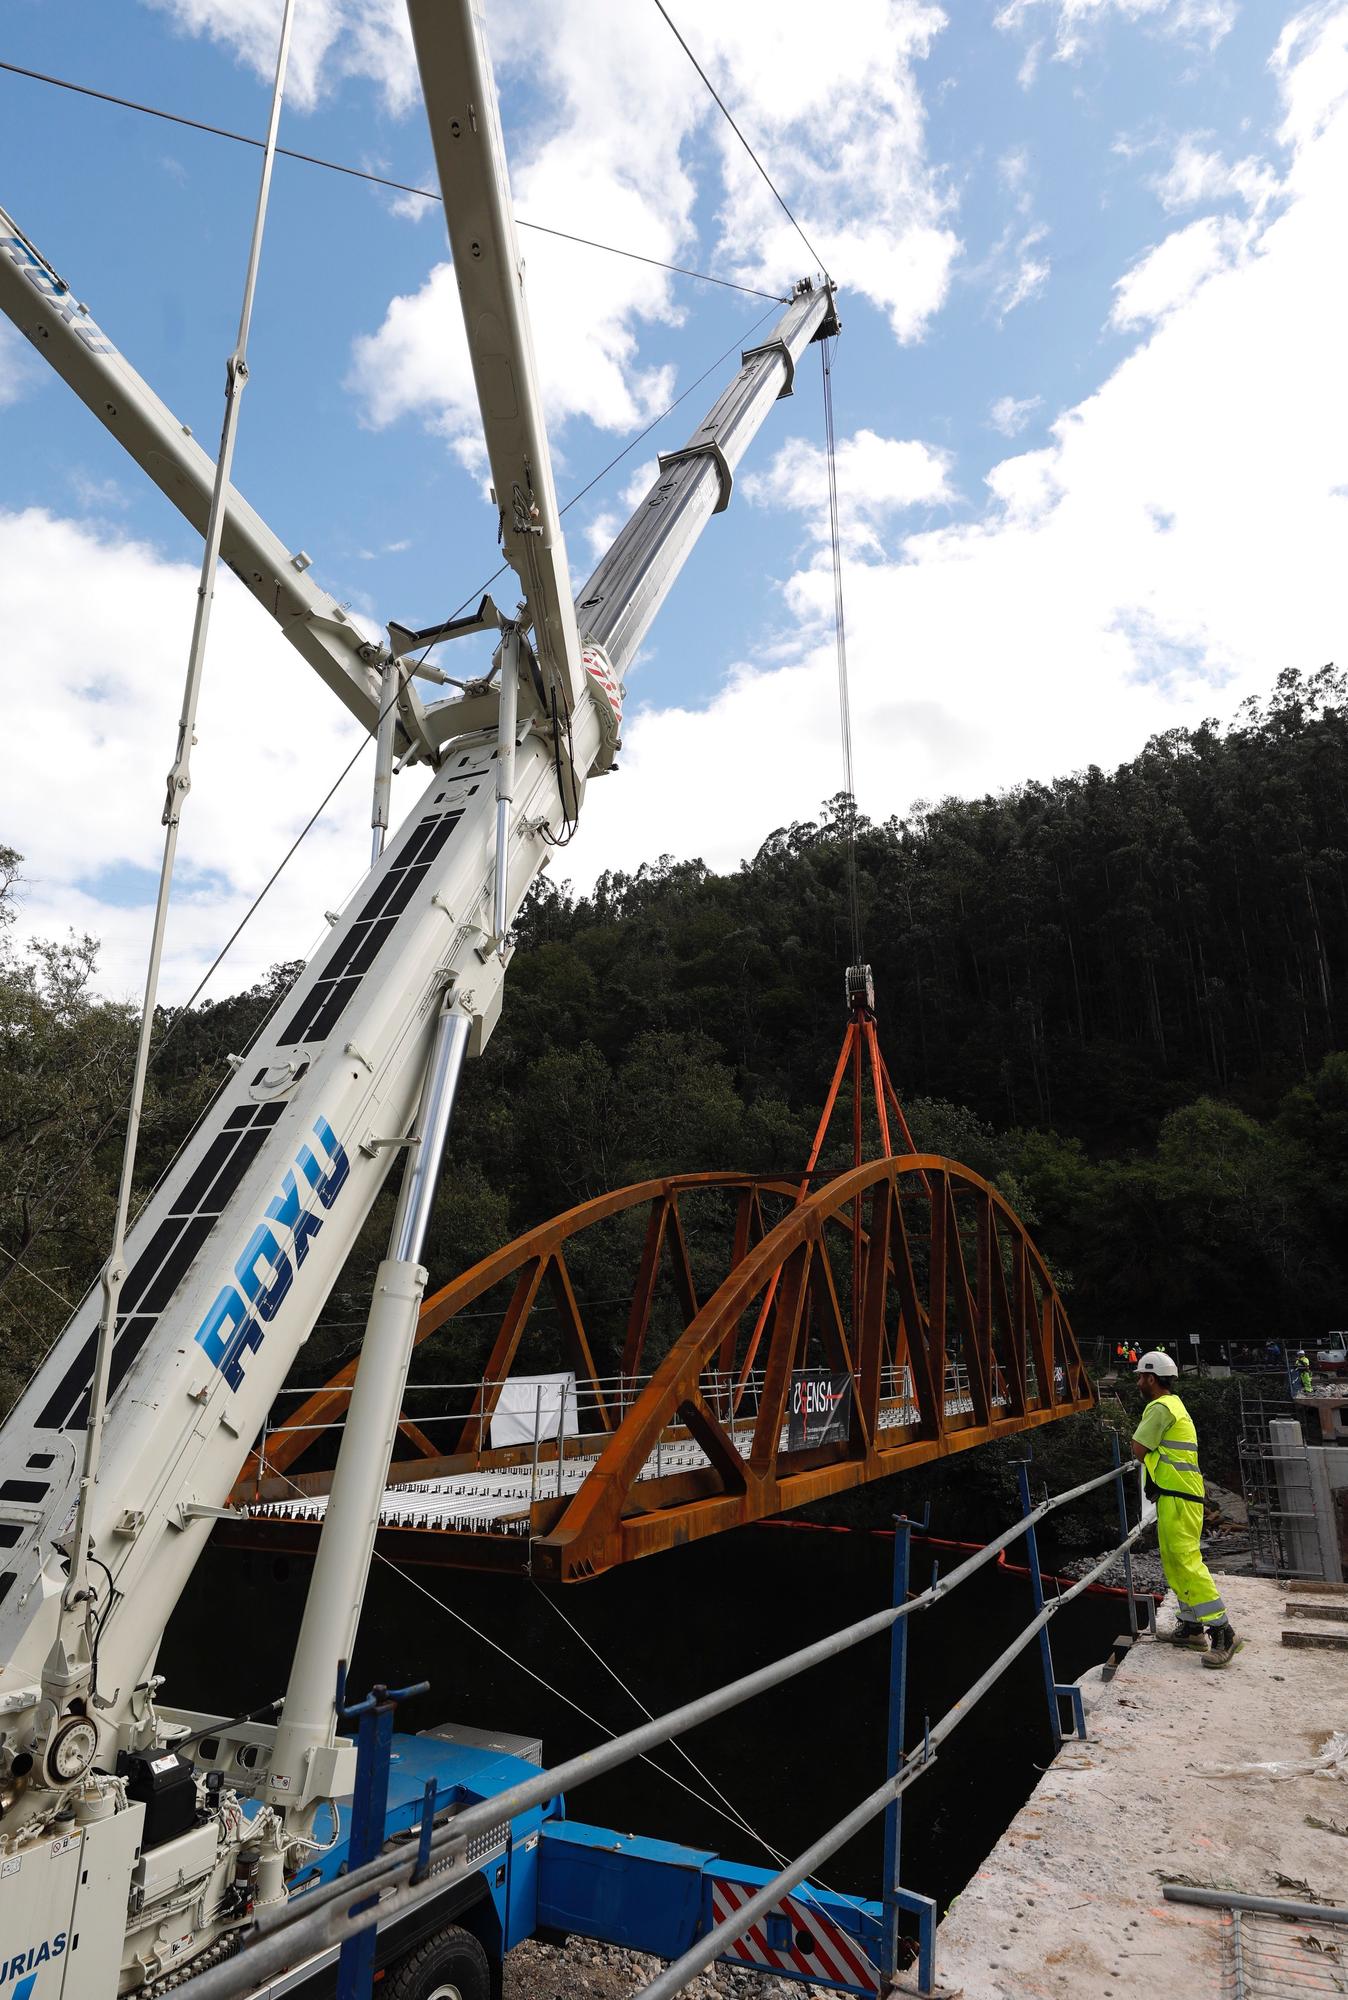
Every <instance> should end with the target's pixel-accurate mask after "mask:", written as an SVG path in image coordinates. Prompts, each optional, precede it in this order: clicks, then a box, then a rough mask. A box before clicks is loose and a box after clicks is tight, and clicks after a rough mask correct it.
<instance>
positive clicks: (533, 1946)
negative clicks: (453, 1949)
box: [503, 1938, 810, 2000]
mask: <svg viewBox="0 0 1348 2000" xmlns="http://www.w3.org/2000/svg"><path fill="white" fill-rule="evenodd" d="M664 1963H665V1961H664V1960H663V1959H661V1958H651V1957H649V1956H648V1955H647V1954H646V1953H645V1952H641V1951H623V1950H621V1949H620V1948H619V1947H618V1946H617V1945H609V1944H595V1943H593V1942H592V1941H591V1940H590V1939H589V1938H572V1939H571V1941H570V1943H569V1944H567V1945H566V1946H565V1947H563V1948H562V1949H560V1950H559V1949H557V1948H556V1947H555V1946H553V1945H547V1944H538V1943H536V1942H535V1941H534V1940H533V1939H532V1938H531V1939H529V1940H528V1942H527V1943H525V1944H521V1945H517V1946H516V1947H515V1949H514V1951H512V1952H511V1953H510V1955H509V1957H508V1958H507V1959H506V1962H505V1990H504V1994H503V2000H574V1996H576V1995H577V1994H587V1995H589V1996H590V2000H631V1996H632V1995H633V1994H634V1993H640V1991H641V1989H642V1987H643V1986H646V1985H648V1984H649V1983H650V1981H651V1980H652V1979H654V1977H655V1975H656V1973H657V1972H659V1971H660V1969H661V1967H662V1966H663V1965H664ZM683 1991H684V1993H685V1995H687V2000H809V1994H810V1988H809V1987H807V1986H801V1985H800V1984H799V1983H798V1982H797V1981H796V1980H794V1979H774V1978H772V1977H771V1976H760V1975H759V1974H757V1973H753V1972H738V1971H736V1970H735V1969H734V1968H733V1967H731V1966H729V1965H716V1966H713V1967H712V1968H711V1970H710V1971H708V1972H702V1973H699V1974H698V1976H697V1978H696V1979H694V1980H692V1981H691V1982H690V1983H689V1984H688V1985H687V1986H685V1987H684V1989H683Z"/></svg>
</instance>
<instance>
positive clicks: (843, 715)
mask: <svg viewBox="0 0 1348 2000" xmlns="http://www.w3.org/2000/svg"><path fill="white" fill-rule="evenodd" d="M834 345H836V342H835V341H830V340H829V339H828V338H827V337H825V338H824V339H823V340H821V341H820V343H819V359H820V362H821V364H822V367H823V376H824V442H825V455H826V457H827V460H828V525H829V540H830V542H831V544H832V550H833V629H834V642H835V646H836V650H837V658H838V722H839V727H840V729H841V733H842V756H843V794H844V797H845V798H846V801H847V804H846V808H845V810H846V815H847V818H846V827H845V838H846V852H847V905H848V915H849V918H850V921H851V927H852V964H853V965H860V964H861V962H862V958H863V950H862V933H861V893H860V889H859V886H858V882H857V798H856V778H855V775H854V771H853V765H852V698H851V693H850V691H849V688H848V681H847V618H846V614H845V612H844V609H843V564H842V533H841V529H840V527H839V517H838V446H837V438H836V435H835V432H834V427H833V357H832V355H831V353H830V348H831V347H832V346H834Z"/></svg>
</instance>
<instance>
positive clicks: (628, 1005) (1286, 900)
mask: <svg viewBox="0 0 1348 2000" xmlns="http://www.w3.org/2000/svg"><path fill="white" fill-rule="evenodd" d="M618 782H621V781H620V780H619V781H618ZM692 809H693V806H692V805H691V804H690V810H692ZM848 811H849V803H848V801H847V800H846V799H845V798H840V799H836V800H834V801H832V802H831V804H830V805H829V807H828V808H827V809H826V811H825V815H824V817H823V818H822V819H821V820H820V821H819V822H818V823H814V824H806V825H796V826H792V827H789V828H784V829H781V830H779V831H777V832H775V833H772V834H771V835H770V836H769V837H768V838H767V839H766V840H765V841H764V844H763V846H762V848H761V849H760V851H759V853H758V854H757V855H756V856H755V857H754V859H753V860H752V861H750V862H747V863H745V864H744V865H743V866H742V867H741V868H740V869H739V870H737V871H736V872H735V873H733V874H729V875H715V874H712V873H711V872H710V871H709V870H708V869H706V868H705V867H703V866H702V865H701V864H700V863H697V862H690V863H671V862H668V861H665V862H659V863H656V864H654V865H651V866H645V867H642V868H639V869H638V870H637V871H636V873H635V874H630V875H629V874H621V873H614V874H610V875H607V876H605V877H604V878H603V879H602V880H601V882H600V883H599V885H598V887H597V889H596V891H595V893H594V894H593V895H592V896H589V897H584V898H575V897H572V896H571V895H570V894H569V893H568V892H567V891H566V889H565V888H559V887H556V886H552V885H545V887H544V888H543V890H542V891H541V892H540V893H539V894H538V895H537V896H536V897H535V899H534V900H533V902H532V904H531V905H530V907H529V909H528V910H527V912H526V914H525V917H524V919H523V922H522V925H521V933H520V948H519V950H518V952H517V954H516V957H515V960H514V963H513V965H512V969H511V974H510V979H509V982H508V988H507V1000H506V1006H505V1012H504V1016H503V1019H502V1023H501V1026H500V1028H499V1029H498V1031H497V1034H496V1036H495V1038H494V1040H493V1042H492V1044H491V1047H490V1049H489V1051H488V1054H487V1056H486V1058H485V1059H484V1060H483V1062H482V1063H481V1064H479V1065H477V1066H475V1068H474V1070H473V1072H472V1076H471V1081H470V1083H469V1085H468V1086H467V1088H466V1091H465V1095H464V1100H463V1104H462V1110H461V1115H460V1120H459V1124H458V1128H457V1133H456V1140H455V1147H454V1158H453V1162H452V1165H451V1168H450V1170H449V1172H448V1174H447V1177H446V1183H445V1187H444V1190H443V1193H442V1197H441V1201H440V1204H439V1208H438V1211H437V1232H436V1237H435V1240H434V1242H433V1245H432V1252H431V1254H432V1258H433V1262H434V1265H435V1275H436V1276H437V1277H444V1276H447V1275H449V1274H450V1272H451V1271H452V1270H454V1269H456V1268H458V1267H460V1266H462V1265H463V1264H464V1263H466V1262H468V1261H470V1260H471V1259H473V1258H475V1257H477V1256H479V1255H480V1254H482V1253H483V1251H485V1250H486V1249H488V1248H490V1247H491V1246H492V1245H494V1244H495V1243H497V1242H499V1241H501V1240H502V1239H503V1238H504V1237H506V1236H507V1235H509V1234H513V1233H514V1232H515V1231H517V1230H518V1229H519V1228H521V1227H523V1226H525V1225H526V1224H528V1223H529V1222H532V1221H535V1220H539V1219H541V1218H542V1217H543V1216H545V1215H547V1214H550V1213H552V1212H553V1211H555V1210H557V1209H559V1208H562V1207H565V1206H568V1205H569V1204H570V1203H572V1202H574V1201H578V1200H581V1199H583V1198H584V1197H585V1196H587V1195H590V1194H594V1193H597V1192H599V1191H600V1190H601V1189H603V1188H605V1187H610V1186H616V1185H620V1184H621V1183H623V1182H625V1181H628V1180H632V1179H635V1178H637V1177H639V1176H641V1175H643V1174H647V1173H652V1172H657V1171H671V1170H677V1169H687V1168H696V1167H744V1168H752V1169H760V1168H774V1169H783V1170H786V1169H791V1168H796V1167H798V1166H799V1165H800V1164H801V1163H802V1162H803V1160H804V1157H805V1153H806V1150H807V1147H808V1143H809V1138H810V1134H811V1132H812V1130H813V1125H814V1121H815V1118H816V1116H817V1111H818V1106H819V1104H820V1101H821V1098H822V1095H823V1092H824V1088H825V1086H826V1083H827V1078H828V1074H829V1071H830V1069H831V1066H832V1062H833V1060H834V1058H835V1056H836V1052H837V1048H838V1043H839V1039H840V1036H841V1033H842V1029H843V1025H844V1022H845V1018H846V1016H845V1008H844V1003H843V985H842V980H843V968H844V966H845V964H846V961H847V958H848V956H849V927H848V919H847V898H846V894H845V886H844V875H845V865H846V847H847V843H846V839H845V834H846V830H847V813H848ZM15 831H17V830H15ZM856 844H857V855H858V864H859V869H860V894H861V902H862V910H863V918H864V927H865V953H866V956H867V957H868V958H869V959H870V961H871V962H872V964H873V965H874V968H875V976H876V984H877V989H878V1014H879V1022H880V1031H881V1036H882V1040H883V1042H884V1045H885V1048H886V1051H887V1054H888V1060H889V1065H890V1069H891V1072H892V1074H893V1076H894V1079H895V1082H896V1084H897V1085H898V1088H899V1091H900V1094H901V1096H903V1098H904V1099H905V1102H906V1104H907V1106H908V1109H909V1116H910V1122H911V1123H912V1125H913V1127H914V1131H915V1134H916V1137H917V1139H918V1142H919V1144H921V1145H924V1146H928V1147H931V1148H933V1149H935V1150H940V1151H944V1152H949V1153H951V1154H954V1155H955V1156H957V1157H960V1158H962V1159H964V1160H965V1161H966V1162H967V1163H968V1164H970V1165H972V1166H974V1167H976V1168H978V1169H979V1170H981V1171H983V1172H986V1173H990V1174H992V1175H994V1176H995V1177H996V1178H997V1179H998V1180H999V1181H1000V1182H1001V1183H1002V1184H1003V1185H1004V1186H1005V1187H1006V1188H1007V1190H1008V1192H1009V1193H1010V1195H1011V1197H1012V1199H1013V1200H1014V1201H1016V1202H1017V1204H1018V1205H1019V1206H1020V1207H1021V1210H1022V1212H1023V1213H1024V1214H1025V1215H1026V1217H1027V1219H1029V1220H1032V1221H1033V1222H1034V1223H1035V1224H1036V1225H1037V1230H1038V1233H1039V1236H1040V1239H1041V1241H1042V1243H1043V1246H1044V1248H1045V1250H1046V1252H1047V1254H1048V1255H1049V1257H1050V1259H1051V1260H1052V1262H1053V1264H1054V1266H1055V1269H1056V1270H1057V1272H1058V1273H1059V1275H1060V1279H1061V1282H1062V1284H1063V1285H1064V1287H1065V1289H1066V1293H1067V1300H1068V1305H1069V1308H1070V1310H1071V1312H1072V1314H1073V1317H1074V1320H1075V1322H1076V1324H1077V1327H1078V1331H1079V1332H1080V1333H1081V1334H1083V1335H1084V1336H1090V1335H1102V1336H1107V1337H1113V1336H1114V1335H1115V1334H1116V1333H1117V1332H1119V1331H1127V1332H1135V1333H1137V1334H1139V1335H1143V1336H1148V1337H1151V1338H1155V1337H1167V1336H1168V1337H1170V1338H1172V1339H1176V1338H1180V1337H1182V1336H1183V1334H1184V1333H1186V1332H1187V1331H1190V1330H1197V1331H1200V1332H1202V1333H1205V1334H1208V1335H1217V1336H1222V1337H1234V1336H1239V1337H1260V1338H1265V1337H1269V1336H1281V1337H1284V1338H1291V1339H1298V1340H1299V1339H1303V1338H1307V1339H1308V1338H1313V1337H1318V1335H1319V1334H1320V1332H1322V1331H1323V1330H1324V1329H1325V1328H1326V1327H1327V1326H1329V1325H1331V1324H1334V1325H1343V1324H1345V1323H1348V1053H1345V1052H1344V1051H1345V1049H1346V1048H1348V1018H1346V1015H1348V1001H1346V1000H1345V991H1346V982H1348V683H1346V682H1345V678H1344V676H1342V675H1341V674H1337V673H1335V672H1334V671H1333V670H1332V669H1330V668H1325V669H1324V670H1323V671H1321V672H1320V673H1318V674H1315V675H1313V676H1308V677H1307V676H1299V675H1297V674H1295V673H1288V674H1285V675H1284V676H1282V678H1281V679H1280V681H1279V683H1278V686H1277V688H1276V690H1275V692H1274V694H1273V696H1272V698H1271V699H1270V701H1269V702H1268V703H1267V705H1265V706H1255V705H1249V706H1247V707H1246V708H1245V709H1244V710H1242V711H1241V713H1240V715H1239V716H1238V717H1237V719H1236V720H1235V722H1234V723H1233V724H1232V725H1230V726H1228V727H1220V726H1218V725H1216V724H1205V725H1203V726H1201V727H1199V728H1197V729H1194V730H1186V731H1180V730H1177V731H1172V732H1170V733H1168V734H1167V735H1165V736H1163V737H1160V738H1157V739H1156V740H1155V741H1153V742H1151V743H1149V744H1148V745H1147V747H1146V748H1145V750H1143V752H1142V753H1141V754H1140V755H1139V756H1138V757H1136V758H1134V759H1133V760H1132V761H1131V762H1129V763H1126V764H1124V765H1121V766H1120V767H1119V768H1118V769H1117V770H1115V771H1112V772H1104V771H1101V770H1098V769H1091V770H1088V771H1086V772H1084V773H1080V774H1077V775H1075V776H1072V777H1066V778H1062V779H1059V780H1057V781H1055V782H1054V783H1052V784H1032V785H1027V786H1024V787H1022V788H1019V789H1017V790H1016V791H1014V792H1010V793H1008V794H1005V795H1003V796H1000V797H995V798H993V797H989V798H983V799H978V800H971V801H965V800H945V801H942V802H941V803H939V804H935V805H929V806H923V807H921V808H920V809H917V810H915V811H914V812H913V813H912V814H911V815H910V816H909V817H908V818H906V819H903V820H899V819H891V820H888V821H885V822H884V823H882V824H878V823H874V822H871V821H867V820H864V819H858V821H857V823H856ZM21 895H22V881H21V872H20V862H19V857H18V855H17V853H14V852H12V851H10V850H5V849H0V918H10V917H12V916H13V914H14V912H15V910H16V908H17V906H18V899H19V898H20V897H21ZM3 937H4V931H3V928H0V940H3ZM95 965H96V945H95V943H94V942H93V941H92V940H87V939H80V940H74V939H72V940H68V941H66V942H65V943H52V944H48V945H46V946H43V947H42V948H40V949H38V950H36V951H29V952H27V953H20V952H18V951H17V950H15V949H14V948H13V946H12V945H11V946H9V947H8V948H6V947H5V946H4V945H3V943H2V942H0V1140H2V1143H0V1341H3V1351H2V1353H0V1367H2V1368H3V1376H4V1384H3V1387H4V1393H5V1396H6V1398H8V1396H10V1395H12V1394H13V1392H14V1390H15V1388H16V1387H17V1385H18V1383H19V1382H20V1381H21V1380H22V1377H23V1375H24V1374H25V1373H26V1372H27V1369H28V1368H29V1367H30V1366H31V1363H32V1359H33V1357H34V1356H35V1355H36V1353H37V1352H38V1351H39V1350H40V1348H41V1346H42V1345H43V1344H45V1342H46V1341H47V1340H49V1339H50V1338H51V1336H52V1334H53V1333H54V1332H55V1331H56V1330H57V1328H58V1327H59V1325H60V1323H61V1321H62V1319H63V1317H64V1307H63V1304H62V1300H63V1299H75V1298H77V1297H78V1296H79V1294H80V1292H81V1290H82V1289H83V1287H84V1286H85V1285H86V1284H87V1283H88V1282H90V1281H91V1280H92V1279H93V1277H94V1276H95V1274H96V1271H97V1266H98V1261H99V1256H100V1252H101V1251H102V1249H103V1247H104V1245H105V1243H106V1239H107V1232H108V1226H109V1222H110V1217H111V1205H112V1196H113V1190H114V1186H115V1176H116V1169H117V1157H118V1150H119V1144H120V1114H121V1108H122V1104H123V1100H124V1096H125V1088H126V1078H127V1075H128V1072H129V1062H130V1046H131V1033H132V1027H133V1023H132V1021H131V1019H130V1018H129V1016H128V1014H127V1012H126V1010H125V1009H124V1008H119V1007H114V1006H110V1005H108V1004H106V1003H104V1002H101V1001H100V1000H99V999H97V998H96V997H95V996H96V988H97V977H96V972H95ZM293 970H294V968H287V967H280V968H277V970H276V972H275V973H274V975H273V978H272V980H271V981H270V982H268V983H264V984H263V985H262V986H259V987H257V988H255V989H253V990H252V991H250V992H247V993H242V994H239V995H236V996H235V997H233V998H231V999H228V1000H224V1001H220V1002H216V1003H213V1004H208V1005H206V1006H203V1007H201V1008H199V1009H197V1010H195V1011H194V1012H193V1013H191V1014H190V1015H185V1014H182V1013H177V1014H175V1013H173V1012H171V1011H170V1012H166V1013H165V1015H164V1018H163V1023H162V1028H161V1033H160V1036H159V1040H158V1049H159V1053H158V1056H157V1058H156V1061H155V1067H154V1071H153V1081H152V1091H151V1101H150V1104H149V1115H148V1119H147V1125H146V1138H145V1144H144V1149H143V1156H142V1157H143V1178H144V1180H145V1182H146V1184H147V1185H148V1184H149V1183H150V1182H151V1181H152V1180H153V1178H154V1177H155V1175H156V1173H157V1172H158V1171H159V1170H160V1168H162V1166H163V1164H164V1163H165V1162H166V1160H167V1159H168V1158H169V1157H170V1156H171V1153H172V1151H173V1149H174V1147H175V1146H176V1145H177V1144H178V1143H179V1142H180V1140H181V1138H182V1137H183V1135H184V1134H185V1133H186V1131H187V1130H188V1129H189V1128H190V1126H191V1123H192V1121H193V1119H194V1118H195V1116H196V1115H197V1113H198V1111H199V1110H200V1108H201V1106H202V1104H203V1103H204V1102H206V1101H207V1099H208V1098H209V1096H210V1094H211V1092H212V1091H213V1090H214V1089H215V1088H216V1087H217V1086H218V1083H219V1081H220V1078H221V1074H222V1065H223V1061H224V1057H225V1055H226V1054H227V1053H229V1052H230V1051H233V1050H241V1049H242V1048H243V1047H244V1046H245V1043H246V1041H247V1038H248V1036H249V1034H250V1033H251V1032H252V1031H253V1030H254V1029H255V1028H256V1026H257V1025H258V1024H259V1023H260V1021H261V1019H262V1018H263V1016H264V1015H265V1013H266V1012H267V1010H268V1008H269V1006H270V1005H271V1004H272V1003H273V1001H274V999H275V997H276V993H277V991H278V989H279V988H280V987H282V986H283V985H284V983H285V982H286V981H287V980H288V978H289V977H290V976H291V975H292V974H293ZM386 1226H387V1221H386V1217H385V1216H383V1215H382V1214H378V1213H377V1215H376V1218H375V1223H374V1227H373V1233H372V1235H371V1238H370V1241H369V1243H368V1244H367V1245H365V1246H363V1247H362V1250H361V1252H360V1253H358V1255H357V1257H356V1258H355V1259H354V1260H353V1262H352V1265H351V1266H350V1267H349V1269H348V1273H347V1276H346V1278H345V1280H344V1281H343V1284H342V1286H341V1288H340V1290H339V1293H338V1295H337V1296H336V1297H335V1298H334V1301H333V1305H332V1308H331V1311H330V1314H329V1316H328V1319H327V1320H326V1321H325V1324H324V1326H323V1327H322V1328H321V1329H320V1332H319V1334H318V1335H317V1336H316V1339H315V1345H316V1347H317V1348H318V1350H319V1351H318V1352H317V1353H315V1352H311V1353H310V1355H309V1356H308V1358H307V1360H306V1363H305V1368H306V1374H307V1375H308V1377H309V1379H313V1369H314V1368H315V1367H316V1366H319V1365H321V1363H322V1361H323V1359H324V1358H325V1357H326V1356H328V1355H331V1354H333V1353H336V1352H337V1351H339V1350H344V1349H345V1348H346V1347H348V1346H349V1344H350V1342H351V1340H352V1339H353V1337H354V1332H355V1330H356V1329H357V1328H358V1325H359V1320H360V1316H361V1313H362V1311H363V1303H362V1298H361V1291H362V1285H363V1283H364V1281H365V1279H366V1278H367V1277H368V1275H369V1273H370V1272H371V1271H372V1269H373V1262H374V1259H375V1258H376V1257H377V1255H378V1245H379V1243H380V1242H381V1241H382V1234H383V1231H384V1230H385V1228H386ZM16 1259H18V1260H20V1262H19V1264H18V1265H16V1263H15V1260H16Z"/></svg>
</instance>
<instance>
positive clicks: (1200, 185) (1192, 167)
mask: <svg viewBox="0 0 1348 2000" xmlns="http://www.w3.org/2000/svg"><path fill="white" fill-rule="evenodd" d="M1199 137H1200V135H1198V134H1196V133H1190V134H1188V135H1187V136H1186V137H1185V138H1183V139H1181V140H1180V142H1179V144H1178V146H1177V147H1176V148H1175V155H1174V158H1173V160H1172V161H1171V164H1170V166H1169V168H1168V170H1167V171H1166V173H1164V174H1163V175H1162V176H1161V178H1160V179H1159V180H1158V181H1157V182H1156V183H1155V185H1156V192H1157V194H1158V195H1159V196H1160V198H1161V206H1162V207H1163V208H1165V209H1169V210H1172V211H1173V210H1175V209H1181V208H1196V207H1197V206H1198V205H1199V203H1201V202H1216V201H1225V200H1230V199H1236V200H1239V201H1243V202H1244V203H1245V205H1246V207H1247V208H1249V209H1251V210H1253V212H1254V213H1255V214H1256V215H1259V214H1262V212H1263V211H1264V209H1265V208H1267V206H1268V204H1269V202H1271V201H1272V200H1273V198H1274V196H1275V195H1276V194H1277V193H1278V190H1279V187H1280V182H1279V180H1278V176H1277V175H1276V174H1275V173H1274V171H1273V169H1272V168H1271V167H1270V166H1269V164H1268V162H1267V161H1266V160H1258V159H1255V158H1254V157H1253V156H1251V157H1248V158H1246V159H1243V160H1236V161H1234V162H1232V163H1228V162H1227V161H1226V160H1224V159H1223V157H1222V155H1221V154H1220V153H1209V152H1205V151H1204V150H1203V147H1202V146H1201V145H1200V144H1199Z"/></svg>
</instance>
